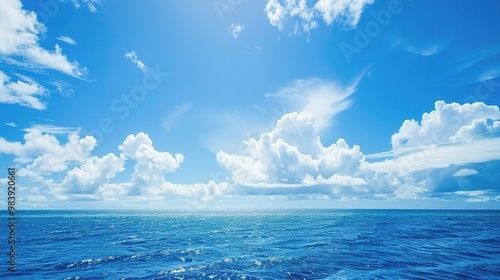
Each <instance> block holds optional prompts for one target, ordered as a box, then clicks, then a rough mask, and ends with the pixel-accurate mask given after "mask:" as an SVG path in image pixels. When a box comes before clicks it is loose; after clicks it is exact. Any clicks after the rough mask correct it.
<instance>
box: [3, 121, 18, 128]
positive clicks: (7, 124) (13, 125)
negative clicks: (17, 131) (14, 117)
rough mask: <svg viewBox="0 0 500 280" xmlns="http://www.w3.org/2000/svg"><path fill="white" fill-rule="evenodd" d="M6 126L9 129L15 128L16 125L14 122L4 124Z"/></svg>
mask: <svg viewBox="0 0 500 280" xmlns="http://www.w3.org/2000/svg"><path fill="white" fill-rule="evenodd" d="M5 125H6V126H10V127H16V123H15V122H8V123H5Z"/></svg>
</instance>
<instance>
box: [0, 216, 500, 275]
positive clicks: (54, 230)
mask: <svg viewBox="0 0 500 280" xmlns="http://www.w3.org/2000/svg"><path fill="white" fill-rule="evenodd" d="M16 215H17V225H16V226H17V228H16V267H15V270H16V272H11V271H8V269H7V268H8V266H7V265H6V261H7V260H8V256H7V255H6V254H2V256H3V258H4V260H2V261H1V263H2V265H1V266H2V267H3V269H2V271H1V272H0V278H2V279H11V278H12V279H500V211H458V210H455V211H449V210H263V211H213V212H209V211H205V212H201V211H200V212H180V211H178V212H161V211H129V210H127V211H121V210H120V211H114V210H109V211H97V210H94V211H19V212H17V213H16ZM4 220H6V217H4ZM2 231H3V232H2V236H5V235H4V234H5V233H6V232H7V229H4V230H2ZM2 239H4V240H3V241H2V242H1V244H0V246H1V247H0V248H2V252H8V250H9V249H8V244H7V238H2Z"/></svg>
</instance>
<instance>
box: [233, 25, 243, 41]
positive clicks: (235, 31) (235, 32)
mask: <svg viewBox="0 0 500 280" xmlns="http://www.w3.org/2000/svg"><path fill="white" fill-rule="evenodd" d="M243 30H245V27H244V26H243V25H240V24H234V23H233V24H231V27H230V31H231V35H233V37H234V39H236V38H238V36H239V35H240V33H241V32H242V31H243Z"/></svg>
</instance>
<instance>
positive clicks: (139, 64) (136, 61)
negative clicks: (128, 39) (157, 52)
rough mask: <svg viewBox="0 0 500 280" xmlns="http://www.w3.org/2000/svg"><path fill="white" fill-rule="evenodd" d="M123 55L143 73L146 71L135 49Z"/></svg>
mask: <svg viewBox="0 0 500 280" xmlns="http://www.w3.org/2000/svg"><path fill="white" fill-rule="evenodd" d="M125 57H127V58H129V59H130V60H131V61H132V63H134V64H135V66H137V68H139V69H140V70H141V71H142V72H143V73H146V72H147V67H146V65H144V63H142V61H141V60H139V58H138V57H137V54H136V53H135V51H131V52H128V53H126V54H125Z"/></svg>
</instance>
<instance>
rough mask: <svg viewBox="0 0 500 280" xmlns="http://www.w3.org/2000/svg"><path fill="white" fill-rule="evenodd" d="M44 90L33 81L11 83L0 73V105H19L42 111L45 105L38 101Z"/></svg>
mask: <svg viewBox="0 0 500 280" xmlns="http://www.w3.org/2000/svg"><path fill="white" fill-rule="evenodd" d="M45 92H46V90H45V88H43V87H42V86H40V85H39V84H37V83H35V82H33V81H22V80H17V81H15V82H14V81H12V80H11V79H10V78H9V77H8V76H7V75H6V74H5V73H4V72H2V71H0V103H5V104H19V105H21V106H25V107H28V108H33V109H37V110H44V109H46V108H47V105H46V104H45V103H44V102H43V101H42V100H40V97H43V96H44V94H45Z"/></svg>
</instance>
